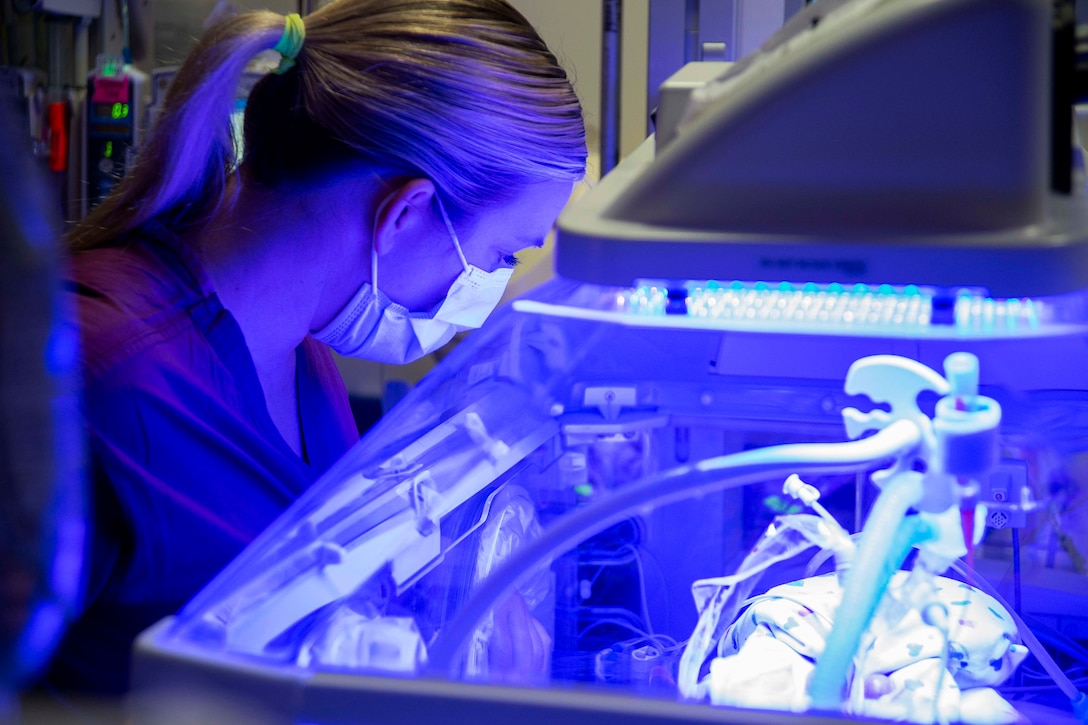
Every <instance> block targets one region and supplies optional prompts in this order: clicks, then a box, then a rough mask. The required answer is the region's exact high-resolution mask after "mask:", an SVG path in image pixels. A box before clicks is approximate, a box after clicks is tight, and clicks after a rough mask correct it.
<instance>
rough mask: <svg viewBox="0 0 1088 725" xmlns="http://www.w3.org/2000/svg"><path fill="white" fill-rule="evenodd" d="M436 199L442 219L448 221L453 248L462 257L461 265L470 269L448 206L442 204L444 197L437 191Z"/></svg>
mask: <svg viewBox="0 0 1088 725" xmlns="http://www.w3.org/2000/svg"><path fill="white" fill-rule="evenodd" d="M434 200H435V201H436V202H438V211H440V212H441V213H442V221H444V222H446V229H448V230H449V232H450V238H452V239H453V248H454V249H456V250H457V256H458V257H460V258H461V266H462V267H464V268H465V271H466V272H467V271H468V260H467V259H465V253H464V252H462V251H461V242H460V240H458V239H457V232H456V231H454V229H453V222H451V221H450V215H449V214H447V213H446V207H445V205H443V204H442V197H440V196H439V195H438V192H435V195H434Z"/></svg>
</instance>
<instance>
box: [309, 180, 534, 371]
mask: <svg viewBox="0 0 1088 725" xmlns="http://www.w3.org/2000/svg"><path fill="white" fill-rule="evenodd" d="M435 200H436V201H437V202H438V209H439V211H440V212H441V213H442V220H443V221H444V222H445V223H446V229H448V230H449V233H450V238H451V239H453V246H454V249H456V250H457V256H458V257H460V258H461V266H462V268H463V269H462V271H461V274H459V275H458V276H457V279H455V280H454V281H453V284H452V285H451V286H450V289H449V291H448V292H447V293H446V296H445V298H444V299H443V300H442V301H441V302H440V303H439V304H438V305H437V306H436V307H435V308H434V309H433V310H431V311H430V312H409V311H408V310H407V309H406V308H405V307H404V306H403V305H398V304H397V303H396V302H393V301H392V300H390V299H389V298H388V297H386V296H385V294H384V293H382V292H381V291H379V290H378V254H377V252H376V251H374V250H371V252H370V269H371V282H369V283H367V282H364V283H363V285H362V287H360V288H359V291H358V292H356V293H355V296H353V297H352V298H351V300H349V301H348V303H347V305H346V306H345V307H344V309H342V310H340V312H339V314H337V315H336V317H334V318H333V319H332V321H331V322H330V323H329V324H327V325H326V326H325V327H323V328H322V329H320V330H317V331H316V332H313V333H312V334H313V336H314V337H315V338H316V339H318V340H320V341H321V342H323V343H325V344H326V345H329V346H330V347H331V348H332V349H333V350H336V352H338V353H340V354H341V355H344V356H346V357H359V358H365V359H367V360H374V361H376V362H384V363H392V364H394V365H400V364H403V363H407V362H412V361H413V360H418V359H419V358H421V357H423V356H424V355H426V354H428V353H431V352H434V351H435V350H437V349H438V348H440V347H442V346H443V345H445V344H446V343H447V342H449V341H450V340H451V339H452V338H453V336H454V335H455V334H457V333H458V332H460V331H462V330H470V329H475V328H477V327H479V326H480V325H482V324H484V321H485V320H487V317H488V315H490V314H491V312H492V311H493V310H494V309H495V307H496V306H497V305H498V304H499V300H500V299H502V293H503V292H504V291H505V290H506V284H507V282H509V281H510V275H511V274H513V272H514V270H513V269H510V268H505V267H503V268H500V269H496V270H495V271H494V272H485V271H484V270H482V269H480V268H479V267H475V266H473V265H471V264H469V263H468V260H466V259H465V253H464V252H463V251H462V250H461V242H460V241H459V240H458V239H457V232H456V231H454V229H453V224H452V223H450V218H449V215H448V214H446V209H445V207H444V206H443V205H442V200H441V199H439V198H438V197H437V196H436V197H435Z"/></svg>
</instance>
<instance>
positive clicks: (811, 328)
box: [579, 280, 1084, 339]
mask: <svg viewBox="0 0 1088 725" xmlns="http://www.w3.org/2000/svg"><path fill="white" fill-rule="evenodd" d="M670 288H671V289H672V292H671V295H672V298H673V303H674V304H673V305H672V306H671V307H670V305H669V298H670V291H669V290H670ZM685 295H686V296H685ZM615 300H616V306H615V308H614V309H613V310H612V313H613V314H614V313H620V314H621V315H622V316H623V317H627V318H632V317H633V318H638V320H640V321H638V322H636V321H635V320H633V319H632V320H630V322H631V324H640V325H647V324H649V325H653V326H667V327H676V326H687V327H693V328H699V329H707V328H720V329H735V330H748V331H754V332H787V333H800V334H823V335H827V334H831V335H866V336H880V337H901V338H947V339H958V338H993V337H1020V336H1034V335H1049V334H1064V332H1068V331H1069V329H1070V328H1069V325H1068V324H1066V323H1062V324H1058V323H1057V318H1056V317H1055V316H1054V315H1053V311H1052V310H1050V308H1049V305H1048V304H1047V303H1046V302H1044V301H1040V300H1032V299H1028V298H1022V299H1017V298H1012V299H995V298H993V297H989V296H987V295H986V294H985V290H980V289H968V288H964V289H960V290H953V291H944V292H941V291H938V290H936V289H934V288H929V287H919V286H918V285H913V284H912V285H905V286H896V285H890V284H880V285H867V284H860V283H859V284H854V285H851V286H849V287H847V286H844V285H842V284H838V283H832V284H826V285H820V284H815V283H812V282H807V283H804V284H796V283H791V282H764V281H758V282H741V281H737V280H733V281H730V282H723V281H720V280H709V281H697V282H686V283H682V282H675V283H672V284H670V283H667V282H664V281H651V280H647V281H645V282H643V283H642V284H640V285H638V286H637V287H633V288H630V289H626V290H619V291H617V292H616V296H615ZM680 302H682V303H683V304H682V306H680V305H678V304H677V303H680ZM935 303H936V304H935ZM935 309H939V310H940V311H939V312H937V313H935ZM685 310H686V314H684V312H685ZM945 310H947V312H944V311H945ZM595 314H597V315H599V314H606V315H607V314H609V313H607V311H603V310H599V311H597V312H596V313H595ZM579 316H584V315H579ZM651 320H652V321H653V322H651ZM617 321H619V320H617ZM1079 326H1080V327H1083V326H1084V323H1083V322H1082V323H1081V324H1080V325H1079Z"/></svg>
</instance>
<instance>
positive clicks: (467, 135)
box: [49, 0, 586, 692]
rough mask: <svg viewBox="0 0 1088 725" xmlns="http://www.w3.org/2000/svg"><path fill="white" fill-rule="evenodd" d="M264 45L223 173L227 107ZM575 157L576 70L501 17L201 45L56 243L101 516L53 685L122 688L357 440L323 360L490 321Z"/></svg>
mask: <svg viewBox="0 0 1088 725" xmlns="http://www.w3.org/2000/svg"><path fill="white" fill-rule="evenodd" d="M269 49H275V50H278V51H279V52H280V54H281V56H282V59H283V60H282V62H281V63H280V67H279V68H278V70H277V71H276V72H275V73H272V74H269V75H268V76H267V77H265V78H264V79H262V80H261V81H260V83H258V84H257V85H256V87H255V88H254V89H253V91H252V93H251V94H250V96H249V99H248V104H247V107H246V112H245V124H244V129H245V133H244V137H245V142H244V153H243V155H242V157H241V161H240V162H238V161H237V160H236V153H235V149H234V148H233V144H232V134H231V126H230V117H231V113H232V111H233V109H234V104H235V93H236V88H237V86H238V82H239V79H240V77H241V74H242V72H243V71H244V70H245V68H246V66H247V64H249V63H250V62H251V61H252V60H253V59H254V57H255V56H256V55H257V54H258V53H260V52H262V51H267V50H269ZM585 158H586V149H585V133H584V125H583V120H582V112H581V107H580V105H579V102H578V99H577V97H576V96H575V94H574V92H573V90H572V88H571V84H570V82H569V80H568V78H567V76H566V73H565V72H564V71H563V69H562V68H561V67H560V66H559V64H558V63H557V61H556V59H555V57H554V56H553V55H552V53H551V52H550V51H549V50H548V48H547V47H546V46H545V44H544V43H543V42H542V41H541V39H540V37H539V36H538V35H537V33H536V32H535V31H534V29H533V28H532V26H531V25H530V24H529V23H528V22H527V21H526V20H525V19H524V18H523V17H522V16H521V15H520V14H519V13H518V12H517V11H516V10H514V9H513V8H511V7H510V6H509V5H508V4H507V3H506V2H505V1H504V0H432V2H419V1H418V0H338V1H337V2H333V3H332V4H330V5H327V6H325V7H324V8H322V9H321V10H318V11H317V12H315V13H313V14H311V15H309V16H307V17H306V18H304V19H303V18H300V17H298V16H297V15H289V16H287V17H286V18H284V16H281V15H278V14H275V13H270V12H256V13H246V14H243V15H238V16H236V17H233V18H230V19H227V20H225V21H223V22H221V23H219V24H217V25H215V26H214V27H212V28H210V29H209V30H208V31H207V33H206V34H205V35H204V37H203V38H202V39H201V40H200V43H199V45H198V46H197V47H196V49H195V50H194V51H193V52H192V54H191V55H190V56H189V57H188V58H187V60H186V61H185V63H184V65H183V66H182V67H181V69H180V70H179V72H178V74H177V77H176V80H175V81H174V83H173V85H172V86H171V88H170V93H169V96H168V98H167V100H166V103H165V106H164V108H163V111H162V113H161V115H160V117H159V120H158V124H157V126H156V128H155V129H154V131H153V132H152V134H151V135H150V137H149V139H148V141H147V143H146V145H145V146H144V147H143V148H142V149H141V151H140V156H139V159H138V163H137V164H136V165H135V167H134V168H133V169H132V171H131V172H130V174H129V175H128V177H127V178H126V179H125V180H124V181H123V182H122V183H121V184H120V185H119V187H118V188H117V189H116V191H115V193H114V194H113V195H112V196H111V197H109V198H108V199H107V200H106V201H105V202H104V203H103V204H102V205H100V206H99V207H97V208H96V209H95V210H94V211H93V212H92V213H91V214H90V216H88V218H87V219H86V220H85V221H84V222H83V223H82V224H80V225H79V226H78V228H76V229H75V230H74V231H73V233H72V234H71V235H70V238H69V243H70V247H71V249H72V251H73V253H74V254H73V258H72V269H71V272H70V283H69V285H68V289H69V290H70V295H71V296H72V297H73V298H74V303H73V307H74V308H75V309H76V310H78V320H77V322H78V324H79V325H80V328H81V339H82V344H83V349H82V355H83V372H84V383H85V387H84V408H85V421H86V427H87V433H88V439H89V447H90V467H89V468H90V470H89V473H90V476H91V479H92V482H93V496H94V516H93V523H92V526H91V537H90V540H91V543H90V548H89V556H90V559H91V564H90V573H89V576H88V581H87V589H86V592H87V594H86V601H85V608H84V611H83V613H82V616H81V617H80V619H79V620H78V621H77V622H76V623H75V624H74V625H73V627H72V628H71V629H70V631H69V634H68V636H67V638H66V640H65V642H64V643H63V644H62V646H61V648H60V650H59V653H58V656H57V657H56V658H55V661H54V664H53V667H52V669H51V671H50V673H49V680H50V682H51V683H52V684H53V685H54V686H58V687H62V688H65V689H73V688H84V689H92V690H95V691H98V692H111V691H112V692H119V691H123V690H124V689H125V688H126V687H127V683H128V658H129V652H130V649H131V645H132V641H133V639H134V637H135V636H136V635H137V634H138V633H139V632H140V631H141V630H142V629H144V628H146V627H147V626H149V625H151V624H152V623H154V622H155V621H157V620H159V619H160V618H162V617H163V616H166V615H169V614H172V613H174V612H176V611H177V610H178V609H179V608H180V607H181V606H183V605H184V604H185V603H186V602H187V601H188V600H189V599H190V598H191V597H192V596H193V595H194V594H195V593H196V592H197V591H198V590H199V588H200V587H202V586H203V585H204V584H205V583H206V582H207V581H208V580H209V579H210V578H211V577H212V576H213V575H215V574H216V573H217V572H219V571H220V570H221V569H222V568H223V567H224V566H225V565H226V564H227V563H228V562H230V560H231V559H232V558H234V556H235V555H236V554H238V553H239V552H240V551H241V549H242V548H243V547H244V546H245V545H246V544H247V543H248V542H249V541H251V540H252V539H253V538H254V537H255V536H256V535H257V534H258V533H260V532H261V531H262V530H263V529H264V528H265V527H266V526H267V525H268V524H269V523H270V522H271V521H272V520H273V519H275V518H276V517H277V516H278V515H279V514H280V513H281V512H283V511H284V509H286V508H287V506H289V505H290V504H291V503H292V502H293V501H294V500H295V499H296V498H297V497H298V496H299V495H300V494H301V493H302V492H303V491H305V490H306V488H307V487H308V486H309V485H310V484H311V483H312V482H313V481H314V480H315V479H316V478H317V477H318V476H319V475H321V473H323V472H324V471H325V470H326V468H327V467H328V466H329V465H330V464H331V463H333V462H334V461H335V460H336V459H337V458H339V457H340V456H341V455H342V454H343V453H344V452H345V451H346V450H347V449H348V447H349V446H350V445H351V444H352V443H353V442H354V441H355V440H356V439H357V438H358V432H357V430H356V428H355V425H354V423H353V420H352V417H351V413H350V410H349V408H348V402H347V395H346V391H345V388H344V385H343V383H342V381H341V379H340V377H339V374H338V372H337V370H336V367H335V365H334V363H333V359H332V356H331V354H330V352H329V348H330V347H331V348H332V349H334V350H336V351H338V352H340V353H342V354H344V355H352V356H358V357H363V358H368V359H371V360H378V361H382V362H392V363H400V362H406V361H409V360H413V359H415V358H418V357H420V356H422V355H424V354H426V353H427V352H429V351H431V350H434V349H436V348H437V347H439V346H441V345H443V344H445V343H446V342H448V341H449V340H450V338H451V337H452V336H453V335H454V334H455V333H456V332H457V331H458V330H462V329H468V328H471V327H476V326H478V325H480V324H482V322H483V320H484V319H485V318H486V317H487V315H488V313H489V312H490V311H491V310H492V308H493V307H494V306H495V304H496V303H497V302H498V299H499V297H500V296H501V294H502V291H503V288H504V286H505V283H506V281H507V280H508V279H509V276H510V273H511V269H512V267H513V266H514V265H515V264H516V263H517V257H516V254H517V252H518V251H519V250H521V249H523V248H525V247H529V246H535V245H540V244H542V243H543V239H544V237H545V236H546V234H547V233H548V231H549V229H550V228H551V226H552V224H553V222H554V220H555V218H556V216H557V215H558V213H559V211H560V209H561V207H562V206H563V205H564V204H565V202H566V200H567V198H568V196H569V194H570V192H571V189H572V186H573V184H574V183H575V182H577V181H578V180H580V179H581V178H582V175H583V173H584V170H585ZM515 604H516V603H515ZM508 608H509V607H508ZM504 616H505V615H504ZM525 616H527V615H523V616H521V617H520V618H519V619H520V620H524V619H525ZM522 623H523V624H527V625H528V626H529V629H528V630H526V632H524V633H523V635H522V636H526V637H530V638H532V637H536V638H537V640H538V641H539V633H538V631H537V630H538V627H535V626H534V625H533V623H525V622H524V621H522ZM511 629H512V631H513V630H518V629H519V624H518V622H513V623H512V625H511ZM520 656H522V657H525V656H526V655H525V654H524V653H522V654H521V655H520Z"/></svg>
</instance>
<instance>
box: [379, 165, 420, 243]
mask: <svg viewBox="0 0 1088 725" xmlns="http://www.w3.org/2000/svg"><path fill="white" fill-rule="evenodd" d="M434 195H435V189H434V182H432V181H431V180H430V179H409V180H408V181H405V182H402V183H400V184H398V185H397V186H396V187H395V188H394V189H393V191H391V192H390V193H389V194H388V195H387V196H386V197H385V199H384V200H382V201H381V202H380V203H379V204H378V208H377V211H376V212H375V214H374V249H375V251H376V252H377V253H378V254H386V253H388V252H389V251H390V250H392V249H393V248H394V247H396V246H397V244H399V243H400V242H401V241H402V240H405V241H407V240H412V239H417V240H418V239H420V238H422V237H421V236H420V235H421V234H422V233H423V232H425V231H426V230H427V229H428V228H429V227H430V226H431V224H432V221H431V211H430V206H431V200H432V199H434Z"/></svg>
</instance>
